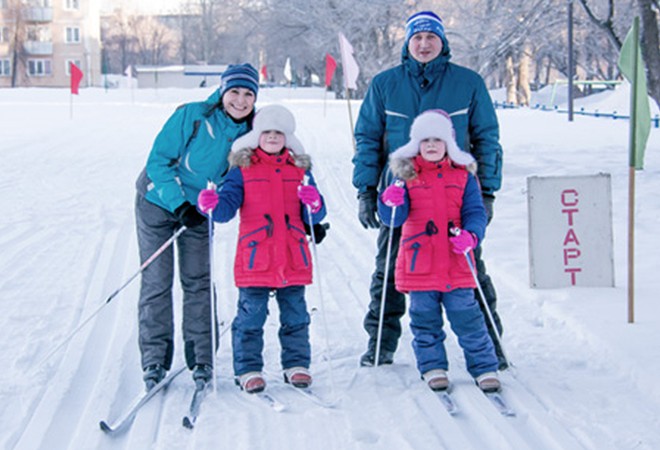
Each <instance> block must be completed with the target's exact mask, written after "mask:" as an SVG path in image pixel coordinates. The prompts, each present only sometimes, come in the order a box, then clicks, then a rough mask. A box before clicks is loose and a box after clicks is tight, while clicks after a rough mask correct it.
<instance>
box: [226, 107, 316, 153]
mask: <svg viewBox="0 0 660 450" xmlns="http://www.w3.org/2000/svg"><path fill="white" fill-rule="evenodd" d="M270 130H275V131H279V132H281V133H283V134H284V138H285V144H284V145H285V146H286V147H287V148H290V149H291V150H293V153H295V154H297V155H302V154H304V153H305V148H304V147H303V145H302V143H301V142H300V141H299V140H298V138H297V137H296V135H295V134H293V133H294V132H295V131H296V119H294V117H293V114H291V111H289V110H288V109H286V108H285V107H284V106H280V105H268V106H264V107H263V108H261V109H259V110H258V111H257V113H256V114H255V115H254V121H253V122H252V130H251V131H249V132H248V133H246V134H245V135H243V136H241V137H240V138H238V139H236V140H235V141H234V143H233V145H232V146H231V149H232V151H238V150H241V149H244V148H251V149H255V148H257V147H259V136H261V133H263V132H264V131H270Z"/></svg>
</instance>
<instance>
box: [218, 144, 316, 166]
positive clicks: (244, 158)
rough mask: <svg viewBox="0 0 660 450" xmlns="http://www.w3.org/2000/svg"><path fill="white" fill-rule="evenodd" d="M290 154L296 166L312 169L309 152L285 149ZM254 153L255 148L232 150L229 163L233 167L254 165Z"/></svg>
mask: <svg viewBox="0 0 660 450" xmlns="http://www.w3.org/2000/svg"><path fill="white" fill-rule="evenodd" d="M285 151H286V152H288V154H289V156H290V157H291V158H292V159H293V161H294V162H295V164H296V167H300V168H301V169H303V170H311V169H312V158H311V157H310V156H309V155H307V154H296V153H295V152H294V151H293V150H292V149H289V148H287V149H285ZM253 155H254V149H253V148H248V147H246V148H242V149H240V150H232V151H231V153H230V154H229V164H230V166H231V167H234V166H236V167H242V168H246V167H250V166H251V165H252V156H253Z"/></svg>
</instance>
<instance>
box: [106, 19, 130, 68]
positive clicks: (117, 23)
mask: <svg viewBox="0 0 660 450" xmlns="http://www.w3.org/2000/svg"><path fill="white" fill-rule="evenodd" d="M132 25H133V19H132V18H131V17H129V16H127V15H126V13H125V12H124V10H123V9H121V8H119V9H117V10H115V11H114V13H113V14H112V16H111V17H109V18H108V20H105V21H103V23H102V25H101V39H102V40H103V51H104V54H105V55H106V59H107V61H106V63H107V65H108V67H107V68H106V69H107V70H108V71H109V72H115V73H117V72H118V73H122V72H123V71H124V70H125V69H126V67H128V66H129V65H131V64H135V63H136V62H137V55H136V50H135V49H136V47H137V38H136V36H135V30H134V28H133V26H132Z"/></svg>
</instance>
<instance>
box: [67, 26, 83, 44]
mask: <svg viewBox="0 0 660 450" xmlns="http://www.w3.org/2000/svg"><path fill="white" fill-rule="evenodd" d="M64 42H66V43H67V44H79V43H80V28H78V27H67V28H66V37H65V39H64Z"/></svg>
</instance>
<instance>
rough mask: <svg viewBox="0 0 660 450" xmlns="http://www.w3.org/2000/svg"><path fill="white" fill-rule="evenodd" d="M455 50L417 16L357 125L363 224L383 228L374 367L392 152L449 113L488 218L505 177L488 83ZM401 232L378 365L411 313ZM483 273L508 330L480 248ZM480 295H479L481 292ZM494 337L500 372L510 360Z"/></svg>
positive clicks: (432, 23) (434, 19)
mask: <svg viewBox="0 0 660 450" xmlns="http://www.w3.org/2000/svg"><path fill="white" fill-rule="evenodd" d="M450 58H451V52H450V49H449V44H448V42H447V38H446V36H445V31H444V26H443V23H442V20H441V19H440V18H439V17H438V16H437V15H436V14H434V13H433V12H431V11H423V12H419V13H416V14H414V15H412V16H411V17H410V18H409V19H408V20H407V22H406V41H405V44H404V46H403V50H402V52H401V64H400V65H398V66H396V67H393V68H391V69H388V70H385V71H383V72H381V73H379V74H378V75H376V76H375V77H374V78H373V80H372V82H371V85H370V86H369V89H368V91H367V95H366V97H365V99H364V102H363V103H362V107H361V108H360V114H359V116H358V120H357V124H356V127H355V139H356V142H357V152H356V154H355V156H354V158H353V164H354V170H353V185H354V186H355V187H356V188H357V189H358V199H359V219H360V223H361V224H362V226H363V227H365V228H379V233H378V240H377V246H378V253H377V255H376V269H375V271H374V273H373V275H372V280H371V288H370V295H371V302H370V304H369V311H368V312H367V315H366V317H365V319H364V328H365V330H366V331H367V333H368V334H369V345H368V349H367V352H366V353H365V354H364V355H362V357H361V359H360V364H361V365H363V366H372V365H374V364H375V361H374V359H375V353H376V339H377V333H378V321H379V315H380V303H381V297H382V292H383V285H384V284H385V282H384V280H385V274H384V272H385V263H386V252H387V240H388V236H389V229H388V227H387V226H385V225H387V224H385V225H382V224H380V223H379V221H378V219H377V218H376V208H377V198H378V193H379V192H382V190H383V189H385V188H386V187H387V186H388V184H389V181H390V180H391V174H390V172H389V168H388V157H389V154H390V153H392V152H394V151H395V150H396V149H398V148H399V147H401V146H403V145H404V144H405V143H406V142H407V141H408V138H409V133H410V126H411V124H412V121H413V119H414V118H415V117H416V116H418V115H419V114H420V113H422V112H424V111H426V110H429V109H442V110H445V111H447V112H448V113H449V115H450V116H451V119H452V122H453V125H454V129H455V130H456V142H457V143H458V146H459V147H460V148H461V149H462V150H463V151H468V152H470V153H471V154H472V155H473V156H474V157H475V159H476V160H477V163H478V172H477V177H478V178H479V182H480V184H481V192H482V197H483V200H484V206H485V207H486V211H487V212H488V220H489V222H490V219H491V218H492V215H493V202H494V200H495V192H496V191H497V190H498V189H499V188H500V185H501V179H502V147H501V146H500V144H499V125H498V123H497V116H496V115H495V109H494V108H493V103H492V101H491V98H490V95H489V94H488V91H487V89H486V85H485V83H484V81H483V79H482V78H481V76H479V74H477V73H476V72H474V71H472V70H470V69H467V68H465V67H461V66H458V65H456V64H453V63H450V62H449V59H450ZM400 238H401V229H400V228H395V229H394V233H393V242H392V251H391V257H390V264H389V270H388V274H387V282H386V287H385V289H387V293H386V302H385V311H384V315H383V317H384V321H383V330H382V336H381V351H380V355H379V361H378V364H379V365H380V364H391V363H392V361H393V356H394V352H395V350H396V348H397V344H398V339H399V337H400V336H401V320H400V319H401V317H402V316H403V314H404V313H405V309H406V305H405V297H404V295H403V294H401V293H399V292H397V291H396V289H395V287H394V261H395V260H396V257H397V253H398V247H399V240H400ZM474 253H475V258H476V259H477V271H478V278H479V283H480V284H481V286H482V288H483V291H484V294H485V296H486V302H487V303H488V305H489V307H490V310H491V313H492V314H493V318H494V320H495V322H496V324H497V328H498V331H499V332H500V333H501V331H502V326H501V323H500V319H499V316H498V314H497V312H496V310H495V307H496V301H497V297H496V293H495V288H494V287H493V284H492V282H491V280H490V277H489V276H488V274H487V273H486V267H485V265H484V262H483V261H482V259H481V248H480V247H479V248H477V249H475V251H474ZM477 295H478V294H477ZM487 323H488V326H489V333H490V334H491V336H492V337H493V342H494V344H495V346H496V350H497V355H498V359H499V364H500V369H504V368H506V367H507V361H506V359H505V358H504V355H503V353H502V351H501V349H500V348H499V346H498V345H497V344H498V340H497V339H495V336H494V333H495V331H494V330H493V329H491V325H490V323H489V322H488V321H487Z"/></svg>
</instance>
